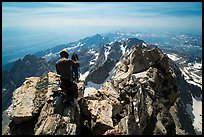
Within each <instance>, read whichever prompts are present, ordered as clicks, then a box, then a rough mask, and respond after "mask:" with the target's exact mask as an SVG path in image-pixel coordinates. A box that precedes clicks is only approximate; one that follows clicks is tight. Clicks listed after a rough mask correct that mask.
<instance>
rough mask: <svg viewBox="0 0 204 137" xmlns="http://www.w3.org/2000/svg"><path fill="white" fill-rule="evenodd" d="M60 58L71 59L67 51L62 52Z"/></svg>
mask: <svg viewBox="0 0 204 137" xmlns="http://www.w3.org/2000/svg"><path fill="white" fill-rule="evenodd" d="M60 57H61V58H63V57H65V58H68V57H69V53H68V52H67V50H66V49H63V50H61V51H60Z"/></svg>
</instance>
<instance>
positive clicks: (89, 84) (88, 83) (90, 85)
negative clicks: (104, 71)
mask: <svg viewBox="0 0 204 137" xmlns="http://www.w3.org/2000/svg"><path fill="white" fill-rule="evenodd" d="M102 84H103V83H102ZM102 84H96V83H93V82H92V81H88V82H87V86H86V87H93V88H95V89H99V88H100V87H101V85H102Z"/></svg>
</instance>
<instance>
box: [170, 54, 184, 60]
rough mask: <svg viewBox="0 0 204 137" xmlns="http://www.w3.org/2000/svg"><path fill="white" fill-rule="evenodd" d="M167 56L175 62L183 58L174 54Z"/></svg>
mask: <svg viewBox="0 0 204 137" xmlns="http://www.w3.org/2000/svg"><path fill="white" fill-rule="evenodd" d="M167 56H168V57H169V58H170V59H171V60H173V61H177V60H180V59H181V57H179V56H178V55H177V54H174V53H173V54H167Z"/></svg>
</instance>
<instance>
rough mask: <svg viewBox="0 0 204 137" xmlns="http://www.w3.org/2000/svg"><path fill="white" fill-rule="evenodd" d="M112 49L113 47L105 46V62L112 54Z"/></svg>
mask: <svg viewBox="0 0 204 137" xmlns="http://www.w3.org/2000/svg"><path fill="white" fill-rule="evenodd" d="M110 49H111V47H109V46H105V52H104V55H105V60H107V58H108V55H109V54H110Z"/></svg>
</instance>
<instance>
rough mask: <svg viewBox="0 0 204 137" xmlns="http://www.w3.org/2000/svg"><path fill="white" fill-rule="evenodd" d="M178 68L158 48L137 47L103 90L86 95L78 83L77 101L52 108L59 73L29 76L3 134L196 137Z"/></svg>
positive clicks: (16, 93) (15, 98) (8, 114)
mask: <svg viewBox="0 0 204 137" xmlns="http://www.w3.org/2000/svg"><path fill="white" fill-rule="evenodd" d="M174 65H175V64H174V63H172V62H170V59H169V58H168V56H167V55H166V54H163V53H162V52H161V50H160V49H159V48H157V47H152V48H150V47H148V46H145V47H143V46H141V45H134V46H132V47H131V49H130V50H129V51H128V52H126V53H125V54H124V55H123V56H122V57H121V58H120V60H119V62H118V63H117V64H116V67H115V71H114V73H113V74H112V76H111V79H110V80H108V81H106V82H105V83H103V85H102V87H101V88H100V89H94V88H91V89H86V92H87V93H88V94H86V95H85V94H84V91H85V86H84V81H80V82H79V83H77V86H78V98H77V99H76V100H74V101H69V102H68V103H67V102H65V103H64V104H61V107H59V106H57V105H56V106H55V105H53V104H52V102H53V100H54V99H55V98H54V97H53V94H55V92H57V91H59V90H60V88H59V76H58V75H57V74H55V73H52V72H49V73H48V74H47V76H46V77H29V78H27V79H26V80H25V81H24V83H23V85H22V86H20V87H19V88H17V89H16V90H15V91H14V92H13V98H12V104H11V105H10V107H9V108H8V109H7V110H6V114H5V115H4V117H5V119H7V121H3V122H2V123H3V125H2V126H3V127H2V134H4V135H195V134H196V133H195V130H194V127H193V125H192V121H191V120H190V118H189V116H188V114H187V112H186V109H185V106H184V103H183V97H182V96H183V95H182V94H184V93H183V92H182V89H181V88H180V87H179V81H178V77H181V76H180V75H177V74H178V72H177V71H179V70H176V67H175V66H174ZM181 81H182V80H180V82H181ZM56 110H57V111H56ZM186 123H188V124H186Z"/></svg>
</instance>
